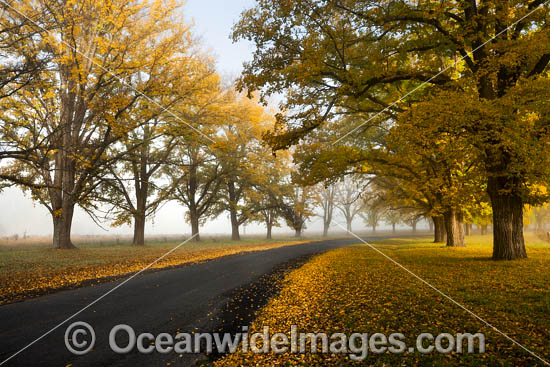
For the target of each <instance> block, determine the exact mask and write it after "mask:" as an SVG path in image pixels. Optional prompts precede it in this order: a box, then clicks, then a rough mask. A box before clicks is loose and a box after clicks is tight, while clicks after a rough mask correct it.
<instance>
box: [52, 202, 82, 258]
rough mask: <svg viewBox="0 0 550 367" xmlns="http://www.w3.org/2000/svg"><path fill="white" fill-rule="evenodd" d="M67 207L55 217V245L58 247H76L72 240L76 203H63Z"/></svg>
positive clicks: (65, 248) (64, 248)
mask: <svg viewBox="0 0 550 367" xmlns="http://www.w3.org/2000/svg"><path fill="white" fill-rule="evenodd" d="M63 206H64V207H65V209H62V210H61V212H58V213H57V215H55V214H54V217H53V247H54V248H56V249H63V250H67V249H74V248H76V246H75V245H73V243H72V242H71V226H72V222H73V214H74V204H72V205H70V204H65V205H63Z"/></svg>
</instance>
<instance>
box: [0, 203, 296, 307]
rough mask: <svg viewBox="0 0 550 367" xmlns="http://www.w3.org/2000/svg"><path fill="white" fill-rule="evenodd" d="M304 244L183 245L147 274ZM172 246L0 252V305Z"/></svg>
mask: <svg viewBox="0 0 550 367" xmlns="http://www.w3.org/2000/svg"><path fill="white" fill-rule="evenodd" d="M60 213H61V211H60V210H59V214H60ZM304 242H307V241H296V240H291V241H284V240H283V241H273V242H271V241H270V242H267V243H266V242H265V241H263V240H245V241H241V242H238V243H235V242H230V243H227V242H223V241H208V240H207V241H203V242H199V243H189V244H188V245H186V246H184V247H181V248H180V249H178V250H177V251H175V252H173V253H172V254H171V255H170V256H168V257H166V258H164V259H163V260H162V261H160V262H158V263H156V264H155V265H154V266H153V268H156V269H160V268H165V267H170V266H178V265H181V264H186V263H197V262H203V261H207V260H211V259H215V258H217V257H221V256H226V255H232V254H237V253H241V252H250V251H259V250H267V249H270V248H277V247H282V246H288V245H297V244H301V243H304ZM117 243H118V241H117ZM175 245H176V244H175V243H160V242H158V243H152V244H149V245H148V246H145V247H142V248H138V247H134V246H128V245H126V246H121V245H116V246H115V245H114V243H106V244H103V242H100V243H99V244H97V245H95V246H93V245H90V244H79V250H78V251H77V252H74V251H58V250H53V249H49V248H43V247H38V248H37V247H30V248H28V247H26V248H17V249H14V248H11V247H5V248H2V247H0V304H3V303H9V302H12V301H14V300H18V299H24V298H28V297H35V296H37V295H41V294H45V293H48V292H52V291H55V290H59V289H63V288H74V287H77V286H79V285H82V284H84V285H85V284H89V283H90V282H93V283H97V281H98V280H99V281H100V279H101V278H105V277H116V276H124V275H126V274H129V273H133V272H136V271H139V270H141V269H143V268H144V267H145V266H147V265H149V264H150V263H152V262H153V261H154V260H156V259H158V258H159V257H160V256H161V255H163V254H165V253H166V251H168V250H169V249H172V248H174V247H175Z"/></svg>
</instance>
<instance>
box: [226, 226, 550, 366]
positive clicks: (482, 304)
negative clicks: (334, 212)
mask: <svg viewBox="0 0 550 367" xmlns="http://www.w3.org/2000/svg"><path fill="white" fill-rule="evenodd" d="M527 238H528V255H529V259H527V260H520V261H511V262H504V261H503V262H495V261H493V260H491V259H490V257H491V254H492V248H491V240H492V239H491V237H489V236H483V237H482V236H472V237H468V240H467V242H468V247H467V248H457V249H452V248H445V247H443V246H442V245H441V244H433V243H429V242H428V241H427V240H426V239H406V238H400V239H394V240H380V241H377V242H376V246H377V247H378V248H380V249H381V250H382V251H384V252H385V253H386V254H388V255H389V256H390V257H392V258H393V259H395V260H396V261H398V262H399V263H401V264H403V265H404V266H405V267H407V268H408V269H410V270H411V271H413V272H414V273H416V274H417V275H419V276H420V277H422V278H423V279H425V280H426V281H428V282H429V283H431V284H432V285H434V286H436V287H437V288H439V289H440V290H441V291H443V292H444V293H446V294H448V295H450V296H451V297H452V298H454V299H455V300H456V301H458V302H460V303H461V304H463V305H465V306H466V307H467V308H469V309H470V310H472V311H473V312H474V313H476V314H478V315H479V316H480V317H482V318H484V319H485V320H487V321H488V322H490V323H492V324H493V325H494V326H495V327H497V328H498V329H500V330H501V331H503V332H504V333H506V334H508V335H509V336H511V337H512V338H515V339H516V340H517V341H519V342H520V343H522V344H523V345H525V346H526V347H528V348H529V349H531V350H533V351H534V352H535V353H537V354H539V355H540V356H543V357H544V358H545V359H547V360H548V359H550V348H549V340H550V317H549V315H550V288H549V284H550V271H549V270H548V269H549V268H550V244H548V243H544V242H543V241H540V240H538V239H537V238H536V236H535V235H528V236H527ZM267 325H269V326H270V327H271V329H270V332H271V335H273V334H274V333H275V332H283V333H286V334H287V335H288V334H289V333H290V327H291V325H298V328H299V331H300V332H326V333H329V334H331V333H335V332H340V333H345V334H347V335H351V334H352V333H354V332H360V333H369V334H373V333H377V332H380V333H385V334H387V335H389V334H391V333H393V332H400V333H403V334H404V335H405V336H406V343H407V347H409V346H414V345H415V343H416V336H417V335H419V334H420V333H424V332H427V333H432V334H433V335H437V334H439V333H444V332H447V333H450V334H453V335H456V334H457V333H465V332H470V333H476V332H482V333H485V336H486V342H487V345H486V353H485V354H457V353H453V354H449V355H442V354H438V353H433V354H428V355H422V354H420V353H418V352H415V353H404V354H398V355H395V354H393V355H392V354H389V353H384V354H378V355H375V354H372V353H369V355H368V356H367V359H366V361H363V362H351V361H350V360H349V359H348V358H347V356H345V355H330V354H328V355H327V354H324V355H323V354H306V355H299V354H288V353H287V354H281V355H275V354H267V355H253V354H244V353H242V352H241V353H239V354H235V355H229V356H227V357H225V358H224V359H222V360H219V361H218V362H216V365H217V366H218V367H219V366H235V365H257V366H260V365H312V366H315V365H325V366H338V365H353V364H354V363H355V364H357V365H377V366H398V365H399V366H405V365H406V366H411V365H412V366H455V365H467V366H536V365H542V363H539V362H537V360H536V359H535V358H534V357H532V356H530V355H529V354H527V353H526V352H524V351H523V350H521V349H520V348H519V347H517V346H515V345H514V344H512V343H511V342H510V341H508V340H507V339H505V338H504V337H502V336H500V335H499V334H497V333H496V332H494V331H492V330H491V329H490V328H488V327H487V326H485V325H483V324H482V323H481V322H480V321H478V320H476V319H475V318H473V317H472V316H471V315H469V314H468V313H466V312H465V311H463V310H461V309H460V308H459V307H458V306H456V305H454V304H453V303H451V302H450V301H448V300H446V299H445V298H443V297H442V296H441V295H439V294H437V293H436V292H434V291H433V290H432V289H430V288H429V287H427V286H426V285H424V284H422V283H421V282H420V281H418V280H416V279H415V278H413V277H412V276H410V275H409V274H407V273H406V272H405V271H404V270H402V269H400V268H399V267H397V266H396V265H394V264H393V263H391V262H390V261H389V260H387V259H385V258H384V257H382V256H381V255H379V254H377V253H376V252H374V251H373V250H372V249H370V248H368V247H367V246H365V245H358V246H353V247H348V248H342V249H338V250H334V251H331V252H328V253H326V254H323V255H320V256H317V257H315V258H314V259H312V260H311V261H310V262H308V263H307V264H306V265H304V266H303V267H301V268H300V269H297V270H295V271H293V272H291V273H290V274H289V275H288V276H287V277H286V279H285V280H284V281H283V289H282V292H281V293H280V294H279V295H278V296H277V297H275V298H274V299H272V300H270V302H269V303H268V305H267V306H266V307H265V308H263V309H262V310H260V311H259V313H258V315H257V319H256V321H255V322H254V324H253V325H252V327H251V329H252V331H251V332H254V331H260V332H261V330H262V328H263V326H267Z"/></svg>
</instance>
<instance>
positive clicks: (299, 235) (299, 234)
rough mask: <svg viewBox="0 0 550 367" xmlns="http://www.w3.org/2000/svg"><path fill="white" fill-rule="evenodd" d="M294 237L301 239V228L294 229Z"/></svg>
mask: <svg viewBox="0 0 550 367" xmlns="http://www.w3.org/2000/svg"><path fill="white" fill-rule="evenodd" d="M294 231H295V232H294V237H296V238H301V237H302V229H301V228H294Z"/></svg>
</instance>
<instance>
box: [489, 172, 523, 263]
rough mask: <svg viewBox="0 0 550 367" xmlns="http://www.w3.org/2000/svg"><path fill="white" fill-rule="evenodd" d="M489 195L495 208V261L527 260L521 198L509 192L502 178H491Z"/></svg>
mask: <svg viewBox="0 0 550 367" xmlns="http://www.w3.org/2000/svg"><path fill="white" fill-rule="evenodd" d="M487 193H488V194H489V197H490V198H491V205H492V208H493V259H494V260H514V259H524V258H527V252H526V250H525V240H524V238H523V201H522V199H521V197H519V196H518V195H515V194H514V193H511V192H510V191H509V188H508V187H507V185H506V180H505V178H502V177H501V178H499V177H489V180H488V183H487Z"/></svg>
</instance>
